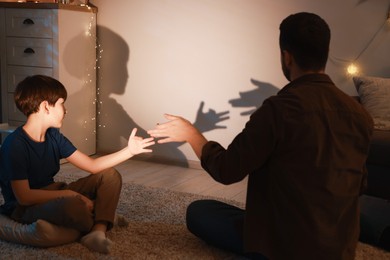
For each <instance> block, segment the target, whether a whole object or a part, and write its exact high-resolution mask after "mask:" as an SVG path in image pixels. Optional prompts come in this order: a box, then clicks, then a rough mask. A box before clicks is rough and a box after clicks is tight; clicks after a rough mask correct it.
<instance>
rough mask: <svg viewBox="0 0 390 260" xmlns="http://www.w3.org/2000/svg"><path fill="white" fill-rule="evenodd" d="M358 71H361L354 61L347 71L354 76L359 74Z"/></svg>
mask: <svg viewBox="0 0 390 260" xmlns="http://www.w3.org/2000/svg"><path fill="white" fill-rule="evenodd" d="M358 72H359V68H358V67H357V66H356V65H355V64H353V63H351V64H350V65H349V66H348V68H347V73H348V75H350V76H354V75H356V74H358Z"/></svg>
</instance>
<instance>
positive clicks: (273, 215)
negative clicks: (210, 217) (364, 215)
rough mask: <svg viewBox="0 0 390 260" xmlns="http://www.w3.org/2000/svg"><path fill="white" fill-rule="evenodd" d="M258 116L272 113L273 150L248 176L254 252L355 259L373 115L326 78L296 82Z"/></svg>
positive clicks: (249, 225)
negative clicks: (264, 161)
mask: <svg viewBox="0 0 390 260" xmlns="http://www.w3.org/2000/svg"><path fill="white" fill-rule="evenodd" d="M256 113H259V114H261V113H272V114H273V115H272V118H275V120H274V125H273V128H274V144H275V145H274V149H273V151H272V152H271V153H270V156H269V158H268V161H267V163H266V164H265V167H263V168H261V169H258V170H256V171H255V172H254V173H252V174H250V177H249V183H248V195H247V197H248V200H247V211H248V212H247V213H248V214H247V219H246V238H247V240H246V241H250V242H249V243H248V244H247V246H248V249H249V251H260V252H264V254H265V255H267V256H269V257H270V258H271V259H273V258H277V259H284V258H285V259H287V258H288V259H353V256H354V249H355V247H356V243H357V239H358V234H359V218H358V196H359V194H360V192H361V190H362V188H363V184H364V182H365V174H366V173H365V169H364V164H365V160H366V154H367V151H368V146H369V140H370V136H371V132H372V120H371V118H370V116H369V115H368V114H367V112H366V111H365V110H364V109H363V108H362V107H361V106H360V105H359V104H358V103H357V102H355V101H354V100H353V99H351V98H349V97H348V96H346V95H345V94H344V93H342V92H341V91H340V90H339V89H337V88H336V87H335V86H334V85H333V83H332V82H331V80H330V79H329V77H328V76H327V75H325V74H309V75H306V76H303V77H301V78H298V79H297V80H295V81H293V82H292V83H290V84H289V85H287V86H286V87H285V88H283V89H282V90H281V91H280V92H279V93H278V95H277V96H275V97H272V98H270V99H268V100H267V101H266V102H265V103H264V105H263V107H262V108H260V109H259V111H258V112H256ZM256 113H255V114H254V115H253V116H252V118H251V121H254V122H256V117H257V115H256ZM261 124H262V122H258V127H261ZM259 236H260V239H255V237H259Z"/></svg>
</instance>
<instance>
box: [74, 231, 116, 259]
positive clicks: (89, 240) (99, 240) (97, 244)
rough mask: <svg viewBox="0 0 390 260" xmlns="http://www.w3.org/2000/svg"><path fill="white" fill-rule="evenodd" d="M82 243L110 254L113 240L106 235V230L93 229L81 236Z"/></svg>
mask: <svg viewBox="0 0 390 260" xmlns="http://www.w3.org/2000/svg"><path fill="white" fill-rule="evenodd" d="M81 244H83V245H84V246H86V247H87V248H88V249H90V250H92V251H96V252H100V253H104V254H108V253H109V252H110V247H111V245H112V241H111V240H110V239H108V238H107V237H106V233H105V232H103V231H92V232H91V233H89V234H87V235H85V236H83V237H82V238H81Z"/></svg>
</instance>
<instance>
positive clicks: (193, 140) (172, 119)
mask: <svg viewBox="0 0 390 260" xmlns="http://www.w3.org/2000/svg"><path fill="white" fill-rule="evenodd" d="M164 117H165V118H166V119H168V120H169V121H168V122H166V123H163V124H157V125H156V127H155V128H154V129H153V130H149V131H148V134H150V136H152V137H155V138H161V139H159V140H158V141H157V142H158V143H160V144H163V143H169V142H188V143H189V144H190V145H191V147H192V149H193V150H194V152H195V154H196V155H197V156H198V158H200V157H201V155H202V147H203V145H204V144H205V143H207V140H206V138H205V137H204V136H203V135H202V134H201V133H200V132H199V131H198V129H196V128H195V127H194V126H193V125H192V124H191V123H190V122H189V121H188V120H186V119H184V118H182V117H180V116H173V115H169V114H164Z"/></svg>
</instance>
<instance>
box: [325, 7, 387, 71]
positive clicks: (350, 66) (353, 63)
mask: <svg viewBox="0 0 390 260" xmlns="http://www.w3.org/2000/svg"><path fill="white" fill-rule="evenodd" d="M386 26H389V27H390V8H389V10H388V13H387V17H386V19H385V20H384V21H383V23H382V24H381V25H380V26H379V28H378V30H377V31H376V32H375V33H374V34H373V36H372V37H371V38H370V39H369V40H368V41H367V43H366V45H365V46H364V47H363V49H362V50H361V51H360V52H359V53H358V54H357V55H356V58H354V59H352V60H347V59H342V58H337V57H333V56H330V59H331V60H334V61H338V62H343V63H346V64H347V66H346V69H345V72H346V74H347V75H348V76H356V75H359V74H360V72H361V68H360V66H359V62H358V60H359V58H360V57H361V56H362V54H363V53H364V52H365V51H366V50H367V49H368V48H369V47H370V45H371V43H372V42H373V41H374V40H375V39H376V37H377V36H378V34H379V33H380V32H382V31H383V30H384V28H385V27H386Z"/></svg>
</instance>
